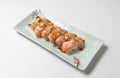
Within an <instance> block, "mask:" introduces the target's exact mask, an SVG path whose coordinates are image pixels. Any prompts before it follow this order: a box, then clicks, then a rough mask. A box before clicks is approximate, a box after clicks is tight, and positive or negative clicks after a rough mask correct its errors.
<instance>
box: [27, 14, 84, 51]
mask: <svg viewBox="0 0 120 78" xmlns="http://www.w3.org/2000/svg"><path fill="white" fill-rule="evenodd" d="M28 26H29V27H30V28H31V29H32V30H33V31H34V33H35V35H36V37H37V38H41V37H42V38H44V39H45V40H49V41H50V42H52V43H54V44H56V46H57V47H58V48H59V49H60V50H61V51H62V52H64V53H69V52H70V51H72V50H74V49H79V50H83V48H84V46H85V40H83V39H82V38H80V37H78V36H77V35H76V34H74V33H70V32H68V31H67V30H65V29H63V28H60V27H58V26H56V25H54V24H53V23H52V22H51V21H50V20H49V19H47V18H42V17H40V16H37V17H36V18H35V20H34V21H33V22H32V23H31V24H28Z"/></svg>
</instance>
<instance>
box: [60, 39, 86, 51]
mask: <svg viewBox="0 0 120 78" xmlns="http://www.w3.org/2000/svg"><path fill="white" fill-rule="evenodd" d="M83 46H84V40H82V39H80V38H77V37H76V38H74V39H70V40H68V41H66V42H64V43H63V44H62V47H61V50H62V51H63V52H64V53H68V52H70V51H72V50H74V49H80V50H81V49H82V48H83Z"/></svg>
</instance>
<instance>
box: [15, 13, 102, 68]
mask: <svg viewBox="0 0 120 78" xmlns="http://www.w3.org/2000/svg"><path fill="white" fill-rule="evenodd" d="M40 15H41V16H42V17H46V18H48V19H49V20H51V21H52V22H53V23H54V24H55V25H57V26H59V27H61V28H64V29H66V30H68V31H69V32H73V33H75V34H77V36H79V37H81V38H83V39H84V40H85V48H84V50H82V51H78V50H74V51H72V52H70V53H69V54H65V53H62V52H61V51H60V50H59V49H58V48H57V47H56V46H54V45H53V44H52V43H51V42H49V41H46V40H44V39H43V38H36V37H35V34H34V32H33V31H32V30H31V29H30V28H29V27H28V24H29V23H31V22H32V21H33V20H34V19H33V18H32V14H30V15H28V16H27V17H26V18H25V19H24V20H22V21H21V22H20V23H19V24H17V25H16V26H15V27H14V28H15V30H16V31H17V32H19V33H20V34H22V35H24V36H25V37H27V38H29V39H31V40H32V41H34V42H36V43H37V44H39V45H41V46H42V47H44V48H46V49H48V50H49V52H52V53H53V54H55V55H56V56H58V57H60V58H61V59H63V60H64V61H66V62H67V63H68V64H71V65H73V66H75V67H77V65H76V63H75V62H74V61H75V59H74V57H76V58H77V59H78V60H79V62H80V65H79V66H78V67H77V68H78V69H80V70H85V69H86V68H87V66H88V65H89V63H90V62H91V61H92V59H93V57H94V56H95V55H96V53H97V52H98V50H99V49H100V47H101V46H102V44H103V41H102V40H100V39H98V38H96V37H94V36H92V35H90V34H88V33H85V32H83V31H80V30H78V29H76V28H74V27H72V26H70V25H67V24H65V23H63V22H61V21H59V20H57V19H55V18H54V17H52V16H48V15H47V14H45V13H41V14H40Z"/></svg>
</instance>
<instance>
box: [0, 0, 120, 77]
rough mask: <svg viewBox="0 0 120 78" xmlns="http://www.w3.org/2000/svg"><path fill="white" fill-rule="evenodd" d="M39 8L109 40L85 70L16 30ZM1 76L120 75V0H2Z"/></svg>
mask: <svg viewBox="0 0 120 78" xmlns="http://www.w3.org/2000/svg"><path fill="white" fill-rule="evenodd" d="M35 9H42V10H43V11H44V12H46V13H47V14H48V15H52V16H54V17H56V18H58V19H60V20H62V21H64V22H66V23H67V24H70V25H73V26H75V27H76V28H78V29H80V30H82V31H85V32H87V33H90V34H92V35H94V36H96V37H99V38H100V39H102V40H104V41H105V45H104V46H103V47H102V48H101V50H100V51H99V52H98V54H97V57H96V58H95V59H94V60H93V61H92V63H91V64H90V66H89V68H88V69H87V70H86V71H85V72H82V71H78V70H76V69H74V68H73V67H71V66H70V65H68V64H67V63H65V62H63V61H62V60H60V59H59V58H57V57H56V56H54V55H53V54H51V53H49V52H48V51H47V50H45V49H43V48H42V47H40V46H38V45H36V44H34V43H33V42H31V41H29V40H28V39H26V38H24V37H23V36H21V35H19V34H18V33H16V32H15V31H14V30H13V27H14V26H15V25H16V24H17V23H19V22H20V21H21V20H22V19H23V18H25V17H26V16H27V15H28V14H29V13H31V12H32V11H33V10H35ZM0 78H120V0H26V1H25V0H19V1H17V0H0Z"/></svg>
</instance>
